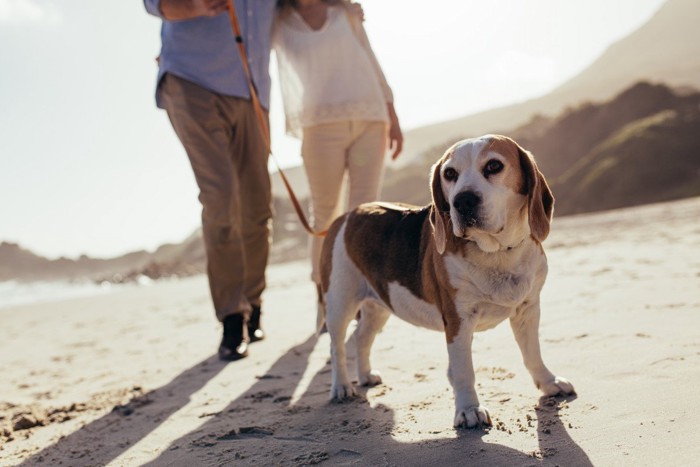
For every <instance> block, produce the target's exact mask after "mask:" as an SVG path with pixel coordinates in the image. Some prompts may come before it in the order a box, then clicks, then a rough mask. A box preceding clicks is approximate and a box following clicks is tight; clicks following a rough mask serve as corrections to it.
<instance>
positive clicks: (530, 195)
mask: <svg viewBox="0 0 700 467" xmlns="http://www.w3.org/2000/svg"><path fill="white" fill-rule="evenodd" d="M518 153H519V155H520V166H521V167H522V170H523V174H524V177H525V190H526V193H527V202H528V222H529V224H530V234H531V235H532V237H533V238H534V239H535V240H537V241H538V242H543V241H544V239H545V238H547V235H549V223H550V222H551V221H552V213H553V212H554V196H553V195H552V191H551V190H550V189H549V185H547V181H546V180H545V178H544V175H542V172H540V170H539V169H538V168H537V164H536V163H535V158H534V157H533V156H532V154H531V153H530V152H528V151H526V150H524V149H523V148H521V147H520V146H519V145H518Z"/></svg>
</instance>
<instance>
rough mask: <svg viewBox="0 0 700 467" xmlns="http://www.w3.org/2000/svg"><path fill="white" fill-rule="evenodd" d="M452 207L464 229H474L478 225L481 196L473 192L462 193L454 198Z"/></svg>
mask: <svg viewBox="0 0 700 467" xmlns="http://www.w3.org/2000/svg"><path fill="white" fill-rule="evenodd" d="M452 206H453V207H454V208H455V210H456V211H457V212H458V213H459V218H460V221H461V223H462V225H463V226H464V227H474V226H476V225H477V224H478V223H479V208H480V206H481V196H480V195H478V194H477V193H474V192H473V191H463V192H461V193H459V194H458V195H457V196H455V198H454V200H453V201H452Z"/></svg>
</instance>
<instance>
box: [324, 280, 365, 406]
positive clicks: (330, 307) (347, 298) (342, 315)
mask: <svg viewBox="0 0 700 467" xmlns="http://www.w3.org/2000/svg"><path fill="white" fill-rule="evenodd" d="M350 282H352V281H350ZM359 306H360V301H359V300H358V297H357V294H356V291H355V290H353V287H348V284H345V283H335V284H332V285H331V289H330V290H329V291H328V292H327V293H326V327H327V328H328V334H329V335H330V337H331V365H332V369H333V373H332V384H331V400H342V399H345V398H347V397H352V396H355V395H356V392H355V388H354V387H353V385H352V381H350V377H349V376H348V365H347V358H346V350H345V336H346V333H347V329H348V325H349V324H350V321H352V320H353V318H354V317H355V314H356V313H357V308H358V307H359Z"/></svg>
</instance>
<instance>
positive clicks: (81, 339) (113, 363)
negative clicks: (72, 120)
mask: <svg viewBox="0 0 700 467" xmlns="http://www.w3.org/2000/svg"><path fill="white" fill-rule="evenodd" d="M545 248H546V250H547V253H548V257H549V259H550V273H549V279H548V281H547V284H546V285H545V289H544V292H543V300H542V302H543V303H542V309H543V312H542V313H543V314H542V323H541V328H540V329H541V339H542V347H543V353H544V358H545V361H546V362H547V364H548V365H549V367H550V368H551V369H552V370H553V371H555V372H556V373H557V374H560V375H562V376H565V377H567V378H569V379H570V380H571V381H572V382H573V383H574V384H575V386H576V389H577V391H578V394H579V395H578V397H577V398H569V399H568V400H564V399H556V400H554V399H551V400H547V399H542V400H538V398H539V394H538V392H537V390H536V389H535V387H534V385H533V384H532V382H531V381H530V378H529V376H528V374H527V372H526V371H525V369H524V367H523V365H522V363H521V360H520V355H519V351H518V350H517V346H516V344H515V342H514V340H513V337H512V335H511V333H510V328H509V326H508V325H507V324H505V323H504V324H502V325H500V326H499V327H498V328H496V329H495V330H493V331H489V332H486V333H482V334H479V335H478V336H477V338H476V342H475V352H474V363H475V367H476V368H477V383H478V388H477V389H478V392H479V394H480V397H481V399H482V402H483V403H484V404H485V405H487V406H488V407H489V408H490V409H491V414H492V416H493V419H494V424H495V426H494V428H492V429H491V430H489V431H483V430H459V431H457V430H455V429H453V428H452V426H451V423H452V418H453V398H452V393H451V390H450V387H449V384H448V382H447V378H446V369H447V351H446V348H445V343H444V342H445V341H444V337H442V336H441V335H440V334H439V333H435V332H431V331H426V330H422V329H417V328H414V327H411V326H410V325H408V324H406V323H403V322H401V321H399V320H398V319H396V318H392V319H391V320H390V321H389V323H388V325H387V327H386V329H385V330H384V332H383V333H382V334H381V335H380V336H379V337H378V338H377V342H376V344H375V348H374V353H373V355H374V359H373V361H374V362H375V363H374V366H375V367H376V368H377V369H378V370H380V371H381V372H382V373H383V376H384V381H385V384H384V385H381V386H378V387H376V388H370V389H364V390H362V392H363V393H364V394H365V395H366V400H357V401H354V402H349V403H344V404H329V403H328V402H327V397H328V389H329V383H330V368H329V366H328V365H327V358H328V348H329V339H328V336H327V335H324V336H321V338H320V339H319V340H318V341H317V340H316V339H315V338H314V337H313V325H314V321H315V303H314V300H315V291H314V288H313V286H312V285H311V283H310V281H309V280H308V279H307V278H308V273H309V270H308V267H307V265H306V263H305V262H302V263H290V264H286V265H278V266H273V267H271V268H270V273H269V289H268V291H267V294H266V302H265V315H264V324H265V327H266V330H267V332H268V336H269V337H268V339H267V340H265V341H263V342H260V343H256V344H253V346H252V348H251V356H250V357H249V358H247V359H245V360H242V361H239V362H235V363H230V364H223V363H220V362H219V361H218V360H217V358H216V356H215V352H216V348H217V346H218V340H219V337H220V335H219V333H220V330H219V325H218V323H216V321H215V319H214V317H213V312H212V311H211V308H210V299H209V296H208V288H207V284H206V279H205V278H204V277H201V276H200V277H194V278H190V279H187V280H181V281H177V282H162V283H158V284H155V285H153V286H150V287H143V288H133V289H127V290H121V291H117V292H114V293H111V294H108V295H102V296H95V297H88V298H81V299H73V300H69V301H63V302H57V303H42V304H36V305H31V306H22V307H15V308H7V309H2V310H0V374H1V375H2V378H0V464H2V465H15V464H20V463H22V464H23V465H52V466H53V465H59V464H62V465H71V466H81V465H105V464H112V465H143V464H152V465H182V466H192V465H285V466H287V465H308V464H316V463H324V464H326V465H396V466H405V465H441V466H442V465H456V464H468V463H469V464H471V463H475V464H479V465H565V466H570V465H591V464H593V465H635V466H636V465H658V464H675V465H690V464H697V462H698V455H700V450H699V448H698V446H699V445H700V428H698V425H699V424H698V419H699V416H700V391H698V390H697V386H698V384H700V198H695V199H691V200H686V201H680V202H675V203H668V204H658V205H652V206H646V207H641V208H635V209H629V210H620V211H612V212H609V213H602V214H597V215H585V216H577V217H571V218H562V219H558V220H556V221H555V223H554V225H553V231H552V235H551V237H550V238H549V239H548V240H547V242H546V243H545ZM538 403H539V405H540V407H537V405H538ZM22 413H24V415H22ZM37 421H39V422H41V423H43V424H44V426H35V427H33V428H28V429H23V430H17V431H14V430H12V428H11V426H12V424H13V422H15V423H18V427H20V426H21V425H22V423H25V424H27V425H32V424H34V423H36V422H37ZM3 432H4V433H5V436H3Z"/></svg>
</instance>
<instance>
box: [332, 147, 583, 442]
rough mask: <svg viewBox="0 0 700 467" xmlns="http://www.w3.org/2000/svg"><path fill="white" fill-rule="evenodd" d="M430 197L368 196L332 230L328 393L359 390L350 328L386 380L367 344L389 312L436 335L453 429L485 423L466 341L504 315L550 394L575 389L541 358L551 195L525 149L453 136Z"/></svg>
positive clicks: (372, 374) (377, 378) (361, 357)
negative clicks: (440, 337)
mask: <svg viewBox="0 0 700 467" xmlns="http://www.w3.org/2000/svg"><path fill="white" fill-rule="evenodd" d="M431 194H432V203H431V204H430V205H428V206H425V207H423V208H419V207H413V206H408V205H403V204H389V203H368V204H363V205H361V206H360V207H358V208H357V209H355V210H353V211H350V212H349V213H346V214H345V215H343V216H341V217H340V218H338V219H337V220H336V221H335V222H334V223H333V225H332V226H331V228H330V230H329V232H328V236H327V238H326V240H325V242H324V247H323V252H322V256H321V275H322V284H321V285H322V297H321V298H322V302H321V304H320V305H321V306H320V309H321V310H322V312H323V311H324V310H325V317H324V316H323V315H322V316H321V318H320V320H319V321H320V323H319V324H322V323H323V320H324V319H325V324H326V326H327V329H328V333H329V334H330V338H331V361H332V387H331V399H335V400H340V399H344V398H347V397H352V396H354V395H355V394H356V392H355V388H354V387H353V384H352V381H351V379H350V377H349V375H348V370H347V364H346V354H345V337H346V330H347V327H348V325H349V324H350V322H351V321H352V320H353V319H354V318H355V316H356V314H357V311H358V309H361V318H360V319H359V322H358V327H357V329H356V346H357V377H358V380H359V383H360V384H362V385H370V386H371V385H376V384H379V383H381V381H382V379H381V375H380V374H379V372H378V371H376V370H374V369H372V366H371V364H370V358H369V356H370V348H371V346H372V343H373V341H374V338H375V336H376V334H377V333H378V332H379V331H380V330H381V328H382V327H383V326H384V324H385V323H386V321H387V319H388V318H389V316H390V315H391V314H392V313H394V314H396V315H397V316H398V317H399V318H402V319H404V320H406V321H408V322H409V323H412V324H414V325H417V326H422V327H426V328H429V329H434V330H436V331H442V332H444V333H445V338H446V340H447V350H448V355H449V371H448V379H449V381H450V384H451V385H452V388H453V390H454V396H455V417H454V426H455V427H465V428H471V427H476V426H482V425H487V426H488V425H491V417H490V415H489V411H488V410H487V409H486V407H484V406H482V405H481V404H480V403H479V398H478V396H477V394H476V390H475V388H474V383H475V381H474V379H475V378H474V365H473V363H472V339H473V336H474V333H475V332H478V331H484V330H487V329H491V328H493V327H495V326H496V325H497V324H499V323H500V322H501V321H504V320H505V319H510V324H511V327H512V329H513V333H514V335H515V340H516V341H517V343H518V345H519V347H520V350H521V352H522V356H523V360H524V363H525V367H526V368H527V369H528V371H529V372H530V374H531V375H532V378H533V379H534V382H535V385H536V386H537V387H538V388H539V389H540V390H541V391H542V392H543V393H544V394H546V395H556V394H573V393H574V387H573V385H572V384H571V383H570V382H569V381H567V380H566V379H565V378H562V377H559V376H555V375H554V374H553V373H552V372H551V371H549V369H547V367H546V366H545V364H544V362H543V361H542V356H541V354H540V344H539V337H538V327H539V320H540V290H541V289H542V286H543V284H544V281H545V277H546V275H547V259H546V257H545V253H544V250H543V248H542V245H541V243H542V241H543V240H544V239H545V238H546V237H547V235H548V234H549V226H550V221H551V217H552V211H553V205H554V198H553V196H552V193H551V191H550V189H549V187H548V186H547V182H546V181H545V179H544V176H543V175H542V173H541V172H540V171H539V170H538V168H537V165H536V163H535V160H534V158H533V156H532V154H530V153H529V152H527V151H525V150H524V149H523V148H521V147H520V146H519V145H518V144H517V143H516V142H515V141H513V140H512V139H510V138H507V137H505V136H500V135H486V136H482V137H480V138H476V139H467V140H463V141H459V142H458V143H456V144H454V145H453V146H452V147H451V148H450V149H448V150H447V151H446V152H445V154H444V155H443V156H442V158H441V159H440V160H439V161H438V162H437V163H436V164H435V165H434V166H433V168H432V176H431Z"/></svg>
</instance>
